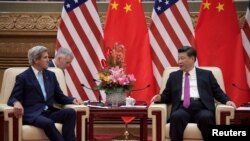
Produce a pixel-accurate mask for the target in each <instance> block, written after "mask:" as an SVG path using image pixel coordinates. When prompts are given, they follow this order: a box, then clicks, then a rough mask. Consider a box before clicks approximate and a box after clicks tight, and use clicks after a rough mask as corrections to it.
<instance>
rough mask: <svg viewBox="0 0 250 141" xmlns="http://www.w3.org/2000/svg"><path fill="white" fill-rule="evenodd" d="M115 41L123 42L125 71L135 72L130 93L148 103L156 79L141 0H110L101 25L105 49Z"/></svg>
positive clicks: (154, 90) (153, 93)
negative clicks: (103, 25) (102, 25)
mask: <svg viewBox="0 0 250 141" xmlns="http://www.w3.org/2000/svg"><path fill="white" fill-rule="evenodd" d="M115 42H118V43H120V44H123V45H124V46H125V65H126V72H127V73H128V74H134V76H135V78H136V82H135V85H134V87H133V89H134V91H132V95H131V96H132V97H133V98H135V99H136V100H137V101H138V100H140V101H146V102H147V103H148V104H149V102H150V100H151V98H152V96H153V95H155V93H156V81H155V79H154V76H153V70H152V59H151V53H150V47H149V36H148V29H147V25H146V20H145V16H144V12H143V7H142V3H141V1H140V0H110V3H109V7H108V12H107V19H106V23H105V27H104V43H105V49H107V48H111V47H112V46H113V44H114V43H115ZM148 85H150V87H147V86H148ZM145 87H147V88H145ZM143 88H145V89H143ZM140 89H143V90H140Z"/></svg>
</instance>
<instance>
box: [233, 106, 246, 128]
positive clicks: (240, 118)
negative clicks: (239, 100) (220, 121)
mask: <svg viewBox="0 0 250 141" xmlns="http://www.w3.org/2000/svg"><path fill="white" fill-rule="evenodd" d="M231 123H232V124H242V125H250V107H248V108H239V109H236V110H235V115H234V119H233V120H231Z"/></svg>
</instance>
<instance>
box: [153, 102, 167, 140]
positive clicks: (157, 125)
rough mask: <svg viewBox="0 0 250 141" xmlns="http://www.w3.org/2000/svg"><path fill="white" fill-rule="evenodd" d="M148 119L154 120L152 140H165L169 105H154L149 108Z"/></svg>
mask: <svg viewBox="0 0 250 141" xmlns="http://www.w3.org/2000/svg"><path fill="white" fill-rule="evenodd" d="M148 118H151V119H152V140H153V141H160V140H161V141H163V140H165V126H166V123H167V105H166V104H154V103H152V104H151V105H150V106H149V107H148Z"/></svg>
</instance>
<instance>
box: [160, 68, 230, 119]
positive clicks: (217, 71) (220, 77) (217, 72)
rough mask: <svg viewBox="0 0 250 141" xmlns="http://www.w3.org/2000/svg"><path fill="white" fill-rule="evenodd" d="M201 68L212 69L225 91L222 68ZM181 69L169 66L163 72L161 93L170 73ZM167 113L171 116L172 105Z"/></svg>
mask: <svg viewBox="0 0 250 141" xmlns="http://www.w3.org/2000/svg"><path fill="white" fill-rule="evenodd" d="M198 68H201V69H206V70H210V71H212V73H213V75H214V77H215V79H216V80H217V82H218V84H219V85H220V87H221V89H222V90H223V91H224V92H225V86H224V80H223V75H222V72H221V69H220V68H218V67H198ZM177 70H179V67H167V68H166V69H165V70H164V72H163V76H162V83H161V88H160V93H162V92H163V90H164V89H165V86H166V83H167V80H168V77H169V74H170V73H171V72H173V71H177ZM167 108H168V109H167V115H168V116H169V114H170V111H171V105H168V107H167Z"/></svg>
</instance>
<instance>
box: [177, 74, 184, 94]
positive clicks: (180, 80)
mask: <svg viewBox="0 0 250 141" xmlns="http://www.w3.org/2000/svg"><path fill="white" fill-rule="evenodd" d="M177 73H178V74H177V76H176V77H177V78H176V81H177V82H176V84H178V85H177V87H178V88H179V90H180V91H179V93H178V97H179V99H181V95H182V76H183V71H182V70H179V71H178V72H177Z"/></svg>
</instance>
